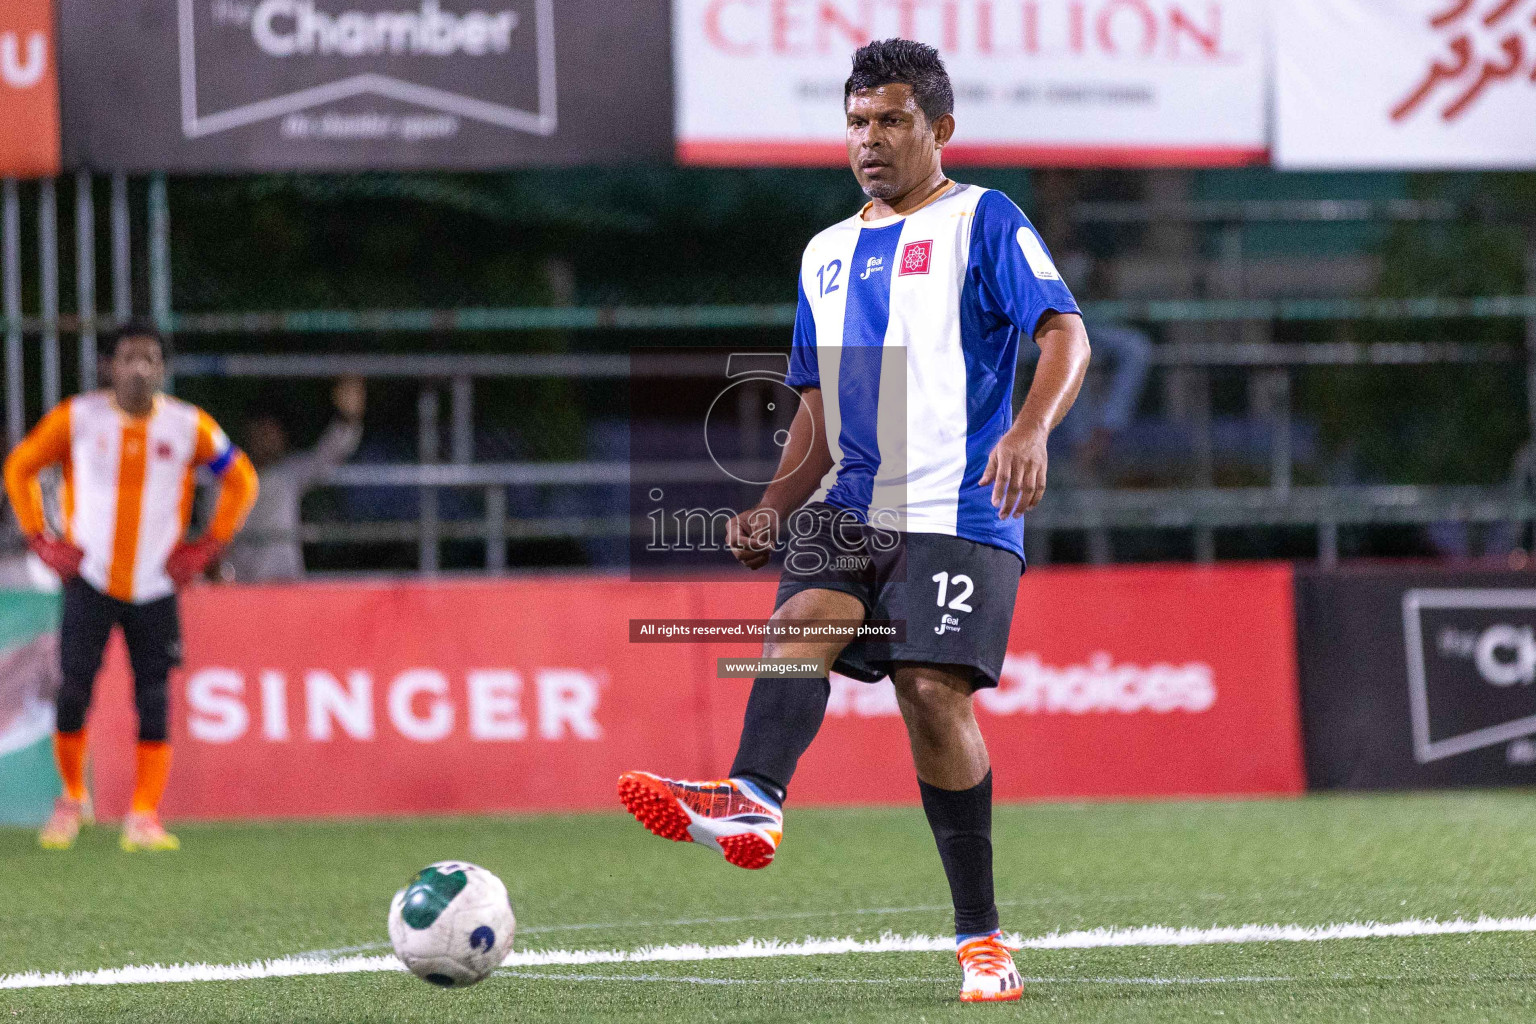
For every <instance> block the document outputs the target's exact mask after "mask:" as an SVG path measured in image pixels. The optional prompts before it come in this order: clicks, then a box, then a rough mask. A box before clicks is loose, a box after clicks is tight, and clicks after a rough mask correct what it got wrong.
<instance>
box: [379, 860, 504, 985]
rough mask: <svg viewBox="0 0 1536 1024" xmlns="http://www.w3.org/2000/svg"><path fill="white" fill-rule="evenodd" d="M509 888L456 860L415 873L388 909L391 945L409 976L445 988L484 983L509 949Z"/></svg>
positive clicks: (446, 861)
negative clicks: (414, 976) (411, 975)
mask: <svg viewBox="0 0 1536 1024" xmlns="http://www.w3.org/2000/svg"><path fill="white" fill-rule="evenodd" d="M516 926H517V919H516V918H515V917H514V916H513V914H512V904H511V902H510V901H509V900H508V899H507V887H506V886H505V885H503V884H502V881H501V879H499V878H497V877H496V876H495V875H493V874H491V873H490V872H489V871H487V870H485V868H482V867H477V866H476V865H474V864H468V863H465V862H464V861H458V860H444V861H438V862H437V863H436V864H429V865H427V866H426V867H424V868H422V869H421V871H419V872H418V873H417V875H416V877H415V878H413V879H411V881H410V883H409V884H407V885H406V887H405V888H404V889H401V890H400V891H399V892H397V893H395V898H394V899H393V900H391V901H390V904H389V941H390V942H391V943H393V944H394V947H395V955H396V956H398V957H399V958H400V962H401V963H403V964H405V966H406V967H407V968H408V969H409V970H410V972H411V973H412V974H414V975H416V976H417V977H418V978H421V979H422V980H424V981H430V982H431V983H432V984H434V985H440V986H442V987H443V988H463V987H464V986H466V985H473V984H475V983H476V982H479V981H484V980H485V979H486V978H487V977H489V976H490V973H491V972H492V971H494V970H495V969H496V968H498V967H500V966H501V962H502V961H503V960H505V959H506V956H507V953H508V951H509V950H511V948H512V932H513V930H514V929H515V928H516Z"/></svg>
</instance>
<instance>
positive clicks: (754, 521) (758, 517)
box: [725, 506, 778, 569]
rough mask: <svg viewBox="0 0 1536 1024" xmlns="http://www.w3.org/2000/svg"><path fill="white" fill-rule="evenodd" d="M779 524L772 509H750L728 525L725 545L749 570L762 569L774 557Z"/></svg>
mask: <svg viewBox="0 0 1536 1024" xmlns="http://www.w3.org/2000/svg"><path fill="white" fill-rule="evenodd" d="M777 522H778V516H776V515H774V513H773V510H772V509H766V508H762V507H761V506H759V507H757V508H749V509H747V510H746V511H745V512H743V513H741V514H740V515H738V516H736V517H735V518H733V519H732V520H731V521H730V522H729V523H727V524H726V527H725V545H726V547H728V548H730V549H731V554H733V555H735V556H736V561H738V562H740V563H741V564H742V565H744V566H746V567H747V568H748V569H761V568H762V567H763V566H765V565H767V564H768V560H769V559H770V558H772V557H773V540H774V528H775V526H776V524H777Z"/></svg>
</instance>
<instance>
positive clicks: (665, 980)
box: [496, 970, 1393, 985]
mask: <svg viewBox="0 0 1536 1024" xmlns="http://www.w3.org/2000/svg"><path fill="white" fill-rule="evenodd" d="M496 976H497V977H499V978H527V979H530V980H534V981H580V982H588V981H641V982H656V983H659V984H663V985H894V984H903V985H918V984H921V985H929V984H933V985H950V984H953V983H954V980H955V979H954V978H903V977H896V978H707V977H701V976H699V975H690V974H564V973H551V972H548V971H509V970H499V971H497V972H496ZM1303 980H1311V979H1303V978H1292V977H1278V976H1277V977H1259V976H1238V977H1230V978H1223V977H1212V978H1091V977H1056V978H1046V977H1038V978H1025V979H1024V981H1025V983H1026V984H1031V985H1073V984H1076V985H1266V984H1273V983H1276V982H1293V981H1303ZM1373 980H1375V979H1373ZM1387 980H1393V979H1387Z"/></svg>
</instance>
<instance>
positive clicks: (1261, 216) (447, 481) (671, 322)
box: [0, 173, 1536, 572]
mask: <svg viewBox="0 0 1536 1024" xmlns="http://www.w3.org/2000/svg"><path fill="white" fill-rule="evenodd" d="M93 184H94V183H93V181H92V179H91V177H90V175H89V174H86V173H82V174H80V175H79V176H77V177H76V179H75V182H74V189H75V202H76V216H75V226H76V239H75V243H76V252H77V256H78V259H77V266H78V269H79V273H78V274H77V275H76V277H77V280H76V282H75V284H76V307H77V312H76V313H74V314H65V313H63V312H61V310H60V301H59V266H58V253H57V249H58V245H59V239H58V237H57V211H56V205H57V201H58V197H57V191H56V186H55V185H54V184H53V183H52V182H48V183H45V184H44V185H43V186H41V187H40V189H39V203H38V212H37V237H38V239H39V242H40V243H41V244H40V245H39V247H38V252H39V264H38V273H39V282H40V284H41V287H40V289H39V294H40V296H41V302H40V309H39V310H38V311H37V312H36V313H35V314H33V315H24V311H23V310H22V304H21V295H22V289H21V274H22V267H21V244H20V242H21V237H20V236H21V223H22V222H21V216H20V212H21V211H20V202H19V194H18V190H17V187H16V184H15V183H14V182H5V183H4V186H3V189H0V264H3V269H0V279H3V280H0V329H3V331H4V333H5V371H6V389H5V390H6V400H7V411H6V426H7V429H8V432H9V436H10V437H11V438H13V439H14V438H16V437H19V436H20V433H21V431H22V429H23V427H24V426H25V423H24V415H25V414H24V409H25V402H24V399H25V392H24V384H23V381H24V375H23V372H22V371H23V338H24V337H25V336H28V335H30V336H34V337H36V338H38V339H39V343H40V361H41V366H42V369H43V372H42V375H41V377H42V399H43V402H44V404H45V405H47V404H52V403H53V402H56V401H57V400H58V398H59V393H60V390H61V387H62V381H61V377H62V374H61V372H60V338H61V335H70V334H73V335H75V336H76V337H77V338H78V342H79V370H80V379H81V380H93V379H95V346H96V334H97V332H98V331H100V330H101V329H103V328H104V327H106V326H110V325H111V324H115V323H120V322H122V321H124V320H126V319H127V318H128V317H129V315H130V314H131V312H132V308H131V306H132V302H131V298H132V294H131V284H130V282H131V270H132V267H131V258H130V257H131V253H132V250H133V245H132V244H131V242H132V240H131V233H130V219H131V218H130V216H129V204H128V189H127V180H126V178H124V177H123V176H121V175H118V176H115V177H113V178H112V179H111V182H110V217H109V225H110V232H111V246H110V251H111V254H112V256H111V261H110V262H111V284H112V300H113V301H112V312H111V316H110V317H105V316H99V315H98V311H97V303H96V266H95V263H96V260H95V255H96V253H95V248H96V247H95V234H94V232H95V212H94V187H93ZM1071 216H1072V218H1073V219H1074V220H1076V221H1078V222H1080V223H1101V224H1117V223H1118V224H1135V223H1148V222H1154V221H1167V220H1172V221H1186V222H1196V223H1205V224H1213V225H1217V226H1219V227H1220V228H1221V230H1222V236H1221V237H1222V239H1223V242H1222V245H1221V253H1222V256H1221V259H1222V260H1224V261H1227V262H1233V261H1235V262H1238V263H1240V262H1241V260H1242V236H1241V231H1242V228H1243V226H1244V225H1246V224H1250V223H1264V222H1294V223H1341V222H1351V221H1354V222H1367V221H1451V220H1480V221H1492V222H1497V223H1506V224H1510V226H1512V227H1514V228H1516V229H1520V230H1526V231H1528V232H1530V233H1529V234H1528V236H1527V237H1528V238H1530V239H1531V245H1530V256H1529V263H1528V271H1527V282H1528V284H1527V294H1524V295H1492V296H1480V297H1441V296H1424V297H1418V298H1407V299H1383V298H1360V297H1354V298H1326V299H1294V298H1286V299H1264V298H1247V297H1243V296H1241V295H1240V294H1239V295H1227V296H1225V297H1219V298H1173V299H1169V298H1164V299H1125V300H1104V301H1099V302H1093V303H1088V304H1086V305H1085V311H1086V313H1087V314H1088V316H1089V317H1090V319H1092V318H1102V319H1106V320H1130V321H1137V322H1141V323H1146V324H1194V323H1205V324H1263V323H1283V322H1316V321H1349V320H1354V321H1389V322H1408V321H1429V320H1445V319H1523V320H1524V321H1525V344H1524V346H1520V345H1508V344H1505V345H1476V344H1467V343H1459V342H1442V341H1418V340H1408V339H1404V340H1401V341H1389V342H1375V343H1370V344H1363V343H1353V342H1326V343H1315V344H1305V345H1301V344H1276V343H1273V342H1267V341H1266V342H1257V341H1239V342H1233V343H1224V342H1214V341H1212V342H1204V341H1193V342H1192V341H1187V340H1186V341H1181V340H1174V341H1172V342H1170V343H1167V344H1163V345H1159V346H1155V347H1154V348H1153V350H1152V360H1153V363H1154V365H1157V366H1160V367H1164V368H1168V369H1180V370H1190V371H1203V370H1205V369H1209V368H1217V367H1227V368H1246V369H1247V370H1249V371H1250V372H1253V373H1256V374H1265V375H1267V378H1266V379H1267V386H1269V387H1272V388H1273V389H1275V391H1277V392H1278V399H1277V401H1276V402H1275V403H1274V412H1273V430H1272V435H1271V436H1272V442H1271V444H1272V449H1271V458H1270V484H1269V486H1267V487H1248V488H1214V487H1210V486H1203V485H1197V486H1195V487H1189V488H1170V489H1165V490H1155V491H1128V490H1076V491H1073V490H1066V489H1061V488H1057V489H1053V491H1052V492H1051V493H1050V494H1049V495H1048V497H1047V499H1046V501H1045V503H1044V504H1042V506H1041V507H1040V508H1039V509H1038V510H1036V511H1035V512H1034V513H1033V514H1032V523H1031V526H1032V528H1031V531H1030V532H1031V535H1032V536H1033V537H1034V538H1035V539H1036V543H1038V541H1039V539H1040V538H1041V537H1048V535H1049V534H1050V533H1051V532H1052V531H1057V530H1082V531H1087V532H1088V533H1089V534H1090V537H1091V538H1099V541H1100V542H1099V543H1097V544H1094V543H1091V544H1090V548H1091V549H1092V548H1095V547H1097V548H1098V549H1100V550H1101V551H1102V550H1107V543H1104V542H1103V538H1105V537H1106V536H1107V531H1109V530H1118V529H1170V528H1172V529H1190V530H1193V531H1195V535H1196V538H1197V543H1196V550H1197V557H1199V558H1200V559H1201V560H1208V559H1209V558H1212V557H1214V546H1213V543H1211V542H1210V539H1209V538H1210V537H1211V531H1213V530H1216V529H1221V528H1229V527H1232V528H1235V527H1243V526H1305V527H1313V528H1316V529H1317V531H1318V547H1319V556H1320V557H1321V558H1322V559H1323V560H1324V561H1329V560H1332V559H1334V558H1336V557H1337V545H1338V529H1339V527H1340V526H1348V525H1365V524H1375V523H1426V522H1436V521H1441V520H1445V519H1456V520H1462V521H1466V522H1496V521H1505V520H1508V521H1517V522H1524V521H1536V507H1533V505H1532V499H1531V498H1530V497H1529V494H1528V492H1527V491H1526V490H1525V489H1524V488H1518V487H1508V488H1447V487H1395V488H1394V487H1296V486H1293V485H1292V475H1293V467H1292V461H1293V457H1292V436H1291V414H1290V392H1291V372H1292V371H1293V370H1295V369H1298V368H1304V367H1326V366H1340V367H1343V366H1415V365H1417V366H1430V365H1442V364H1468V363H1513V362H1518V361H1521V360H1524V361H1525V363H1526V378H1527V383H1528V387H1527V392H1528V396H1529V405H1530V410H1529V415H1530V418H1531V422H1532V423H1533V424H1536V358H1533V354H1536V229H1533V227H1532V226H1531V225H1522V224H1520V223H1516V222H1511V221H1510V220H1509V219H1508V218H1506V217H1502V216H1500V215H1498V214H1497V213H1496V212H1493V211H1489V210H1487V209H1483V208H1480V207H1472V206H1464V205H1459V204H1454V203H1444V202H1419V201H1411V200H1386V201H1356V200H1342V201H1338V200H1324V201H1274V202H1271V201H1257V202H1255V201H1240V202H1180V203H1166V202H1149V203H1093V202H1085V203H1079V204H1076V206H1075V207H1073V209H1072V210H1071ZM169 224H170V208H169V203H168V200H167V193H166V187H165V180H164V178H163V177H162V176H154V177H151V178H150V180H149V187H148V190H147V211H146V216H145V220H144V226H145V236H144V253H145V258H146V261H147V264H148V271H149V273H148V277H149V284H150V287H149V295H150V312H151V314H152V316H153V317H154V319H155V321H156V322H157V323H158V324H159V325H160V326H162V327H163V328H167V329H171V330H174V331H176V332H177V333H178V334H181V335H185V336H199V335H226V336H227V335H242V334H244V335H266V334H348V333H378V332H400V333H427V334H433V335H439V334H443V333H449V332H520V331H545V330H565V331H663V330H689V331H706V330H707V331H731V330H740V329H749V328H756V329H782V328H785V327H787V326H789V325H790V324H792V323H793V319H794V307H793V305H792V304H758V305H736V306H721V305H702V306H658V307H551V308H465V309H453V310H434V309H414V310H413V309H397V310H387V309H386V310H307V311H304V310H301V311H269V312H244V313H224V312H219V313H184V312H177V311H175V310H174V309H173V308H172V303H171V287H170V285H171V282H170V271H169V267H170V259H169V257H170V248H169V246H170V234H169ZM172 371H173V373H174V374H175V375H177V376H183V377H199V376H202V377H241V378H289V379H292V378H324V377H334V376H339V375H342V374H348V373H356V374H362V375H365V376H368V377H376V378H382V377H394V378H410V379H419V380H422V381H423V382H424V383H423V387H422V390H421V392H420V396H419V401H418V406H417V413H418V444H417V448H418V451H417V456H418V460H419V461H418V462H417V463H412V464H404V465H350V466H346V467H342V468H341V469H338V470H337V471H336V472H335V473H334V474H333V475H332V476H331V478H330V479H329V480H328V481H327V483H328V484H330V485H332V486H346V487H352V486H397V487H409V488H416V489H418V490H419V493H420V497H421V501H420V513H419V515H418V517H417V518H416V519H415V520H414V521H405V522H359V523H311V524H306V525H305V526H304V527H303V529H302V531H301V537H302V539H303V540H304V541H306V542H321V543H329V542H341V543H349V542H377V541H402V540H403V541H410V540H414V541H415V542H416V543H417V544H418V547H419V556H420V557H419V564H420V567H421V569H422V570H423V571H425V572H432V571H435V570H436V569H437V567H438V564H439V562H438V559H439V547H440V544H441V542H442V541H443V540H448V539H483V540H484V541H485V543H486V565H487V567H488V568H489V569H491V570H493V571H495V570H498V569H501V568H504V567H505V566H506V556H507V551H506V542H507V541H508V540H516V539H530V538H538V537H578V538H580V537H616V536H624V535H627V534H628V533H629V532H630V530H631V528H632V524H631V523H630V521H629V519H628V518H627V517H625V516H622V515H592V516H555V517H547V518H541V519H529V518H519V517H516V516H512V515H509V514H508V509H507V489H508V488H516V487H548V486H559V487H577V488H581V487H597V486H602V487H612V486H621V485H627V484H628V482H629V479H630V472H631V467H629V466H628V465H627V464H624V463H601V462H596V463H594V462H586V463H475V462H474V461H473V453H474V423H475V419H476V416H475V409H474V402H475V397H474V388H475V381H476V380H477V379H483V378H519V377H522V378H539V377H543V378H569V379H586V380H600V379H621V378H624V377H627V376H628V374H629V359H628V357H626V356H623V355H613V354H585V355H577V354H565V355H524V354H496V355H463V356H459V355H444V354H423V355H409V356H386V355H377V354H371V355H370V354H360V355H249V354H236V355H223V354H183V355H180V356H178V357H177V358H176V359H174V360H173V363H172ZM696 372H697V373H698V374H699V375H700V376H710V377H713V376H717V375H718V372H719V366H718V360H716V359H713V358H709V359H701V360H700V363H699V366H698V367H697V370H696ZM444 385H446V386H447V389H448V391H449V396H450V398H449V401H450V420H451V422H450V430H449V437H450V444H449V451H448V453H447V461H444V459H443V453H442V452H441V451H440V444H441V442H440V423H439V418H440V415H441V395H440V392H441V390H442V388H443V387H444ZM1272 393H1273V392H1272ZM1197 426H1198V428H1199V430H1200V431H1203V437H1202V438H1200V439H1198V440H1197V444H1198V445H1200V446H1201V447H1202V448H1203V449H1205V451H1206V456H1205V457H1206V461H1207V462H1208V461H1209V458H1208V456H1209V446H1210V438H1209V433H1210V428H1211V422H1210V417H1209V415H1206V416H1204V417H1203V418H1201V419H1200V422H1199V423H1198V424H1197ZM1533 436H1536V430H1533ZM674 468H676V467H674ZM652 469H654V467H652ZM684 469H686V467H684V468H682V469H678V471H683V470H684ZM649 471H650V470H648V472H649ZM687 472H696V473H698V474H702V475H701V477H700V478H701V479H714V478H715V477H714V476H713V475H712V474H715V473H717V472H718V471H717V470H716V469H715V467H713V466H712V465H711V466H708V467H707V468H706V467H693V468H692V469H688V470H687ZM647 478H648V479H649V478H650V477H649V476H648V477H647ZM442 488H469V489H476V490H481V491H483V493H484V500H485V517H484V520H483V521H478V522H466V521H443V520H442V518H441V517H440V516H439V511H438V500H437V499H438V491H439V490H440V489H442Z"/></svg>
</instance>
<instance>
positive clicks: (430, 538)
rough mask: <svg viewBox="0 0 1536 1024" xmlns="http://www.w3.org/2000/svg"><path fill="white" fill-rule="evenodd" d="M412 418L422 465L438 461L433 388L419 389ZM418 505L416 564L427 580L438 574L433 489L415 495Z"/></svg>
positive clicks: (423, 489) (435, 398) (436, 410)
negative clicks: (419, 506) (414, 415)
mask: <svg viewBox="0 0 1536 1024" xmlns="http://www.w3.org/2000/svg"><path fill="white" fill-rule="evenodd" d="M416 414H417V418H418V433H417V439H416V445H417V454H418V455H419V456H420V459H421V462H422V463H423V464H431V463H434V462H436V461H437V460H438V449H439V445H438V436H437V433H438V397H437V386H436V385H435V384H431V383H429V384H427V385H426V386H425V387H423V388H422V389H421V397H420V398H418V399H417V400H416ZM418 493H419V494H420V501H421V512H420V520H421V521H420V524H419V526H418V541H417V544H418V547H419V555H418V559H417V561H418V564H419V565H420V568H421V571H422V573H423V574H425V575H428V576H431V575H433V574H435V573H436V572H437V570H438V566H439V563H438V550H437V549H438V540H439V539H440V533H441V531H440V529H439V524H438V518H437V488H435V487H432V486H430V485H429V486H425V487H422V488H421V489H420V490H419V492H418Z"/></svg>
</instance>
